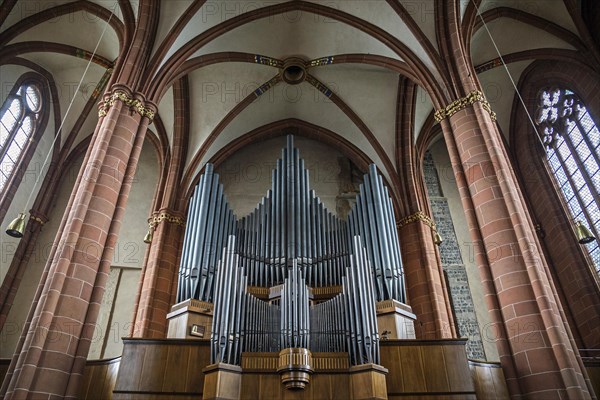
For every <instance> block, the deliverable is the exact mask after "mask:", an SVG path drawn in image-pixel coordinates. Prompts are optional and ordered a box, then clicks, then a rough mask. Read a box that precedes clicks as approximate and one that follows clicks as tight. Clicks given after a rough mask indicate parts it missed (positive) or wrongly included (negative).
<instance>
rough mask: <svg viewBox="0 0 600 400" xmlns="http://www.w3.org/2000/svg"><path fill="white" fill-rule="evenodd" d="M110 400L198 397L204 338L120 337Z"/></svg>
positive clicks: (205, 347)
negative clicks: (120, 352) (118, 361)
mask: <svg viewBox="0 0 600 400" xmlns="http://www.w3.org/2000/svg"><path fill="white" fill-rule="evenodd" d="M123 342H124V347H123V356H122V361H121V369H120V371H119V375H118V377H117V382H116V385H115V390H114V394H113V399H172V398H177V399H186V398H195V399H198V398H202V388H203V386H204V374H203V373H202V370H203V369H204V368H205V367H206V366H207V365H209V363H210V348H209V341H208V340H182V339H156V340H151V339H123Z"/></svg>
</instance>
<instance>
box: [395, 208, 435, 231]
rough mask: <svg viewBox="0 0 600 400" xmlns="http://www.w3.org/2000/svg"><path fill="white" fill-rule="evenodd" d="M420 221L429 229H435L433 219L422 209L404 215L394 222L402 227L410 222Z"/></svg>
mask: <svg viewBox="0 0 600 400" xmlns="http://www.w3.org/2000/svg"><path fill="white" fill-rule="evenodd" d="M417 221H421V222H423V223H424V224H425V225H427V226H429V227H430V228H431V229H433V230H435V223H434V222H433V220H432V219H431V218H430V217H429V216H427V215H426V214H425V213H424V212H423V211H417V212H416V213H414V214H411V215H409V216H408V217H404V218H402V219H401V220H399V221H398V222H396V227H398V228H402V227H403V226H406V225H408V224H412V223H413V222H417Z"/></svg>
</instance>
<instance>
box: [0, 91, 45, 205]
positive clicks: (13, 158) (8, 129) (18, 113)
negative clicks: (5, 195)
mask: <svg viewBox="0 0 600 400" xmlns="http://www.w3.org/2000/svg"><path fill="white" fill-rule="evenodd" d="M41 106H42V99H41V96H40V90H39V88H38V87H37V86H36V85H34V84H31V83H29V84H23V85H21V86H20V87H19V89H18V90H17V91H16V92H14V91H13V92H11V94H10V95H9V96H8V98H7V99H6V101H5V102H4V104H3V105H2V108H0V193H2V192H3V191H4V189H5V187H6V184H7V182H8V180H9V179H10V177H11V176H12V174H13V173H14V172H15V170H16V168H17V166H18V165H19V162H20V161H21V157H22V155H23V152H24V150H25V149H26V147H27V143H29V140H30V138H31V137H32V135H33V132H34V131H35V128H36V126H37V121H38V118H39V115H40V110H41Z"/></svg>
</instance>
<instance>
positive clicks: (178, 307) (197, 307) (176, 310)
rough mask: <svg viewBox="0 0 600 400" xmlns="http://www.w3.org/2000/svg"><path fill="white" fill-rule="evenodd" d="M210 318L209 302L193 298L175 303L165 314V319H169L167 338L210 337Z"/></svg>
mask: <svg viewBox="0 0 600 400" xmlns="http://www.w3.org/2000/svg"><path fill="white" fill-rule="evenodd" d="M212 318H213V305H212V304H211V303H207V302H205V301H200V300H195V299H189V300H185V301H182V302H181V303H177V304H175V305H174V306H173V307H171V312H170V313H169V314H167V321H169V329H168V331H167V338H172V339H210V333H211V328H212Z"/></svg>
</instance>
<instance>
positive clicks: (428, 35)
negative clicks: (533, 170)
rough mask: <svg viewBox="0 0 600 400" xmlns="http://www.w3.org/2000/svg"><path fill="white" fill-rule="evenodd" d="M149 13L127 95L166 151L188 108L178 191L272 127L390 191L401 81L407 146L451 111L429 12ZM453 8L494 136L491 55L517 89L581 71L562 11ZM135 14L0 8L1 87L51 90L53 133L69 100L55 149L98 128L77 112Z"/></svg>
mask: <svg viewBox="0 0 600 400" xmlns="http://www.w3.org/2000/svg"><path fill="white" fill-rule="evenodd" d="M152 3H153V4H155V6H156V7H160V12H159V21H158V25H157V28H156V30H155V32H152V31H149V32H148V33H147V34H150V35H154V42H153V53H152V57H151V59H150V65H149V68H148V69H147V71H145V73H144V76H143V81H142V85H141V86H142V87H140V88H138V90H140V91H142V92H143V93H144V94H145V95H146V96H148V98H150V99H152V100H154V101H155V102H156V103H157V105H158V108H159V112H158V117H159V118H158V119H157V120H156V121H155V123H154V124H153V126H152V127H151V129H152V130H153V131H154V132H155V133H156V135H157V136H158V138H159V139H158V140H160V141H162V145H163V148H165V149H167V150H168V149H169V148H170V147H171V146H173V143H174V141H175V139H174V135H176V134H178V133H177V132H175V129H174V126H175V125H176V123H175V119H176V116H177V109H178V108H177V100H178V99H177V97H180V96H185V97H186V98H185V101H186V102H187V104H188V106H189V115H187V117H189V132H188V133H187V135H186V136H187V137H186V138H185V141H186V142H187V143H184V145H187V155H186V157H185V159H186V162H185V169H184V177H188V180H189V179H190V178H191V177H193V176H194V174H195V173H196V172H197V171H198V170H199V169H200V168H201V167H202V165H203V164H204V163H205V162H207V161H208V160H210V159H211V157H213V156H214V155H215V154H217V153H218V152H219V151H220V150H221V149H223V148H225V147H226V146H227V145H228V144H230V143H232V142H234V141H235V140H237V139H238V138H240V137H242V136H243V135H245V134H247V133H248V132H252V131H256V130H258V129H259V128H261V127H264V126H268V125H269V124H273V123H277V122H281V121H288V123H289V122H290V121H291V122H293V121H299V122H301V123H302V124H304V125H305V126H311V127H314V128H315V129H321V130H323V131H329V132H331V133H332V135H333V136H332V137H334V138H337V140H339V141H347V142H348V143H351V144H352V145H354V146H355V147H356V148H358V149H359V150H360V151H361V152H362V153H363V154H364V155H365V157H367V158H368V159H369V160H371V161H373V162H376V163H377V164H378V165H379V167H380V168H381V169H382V170H383V172H384V175H386V176H387V177H388V178H389V177H390V175H393V174H395V173H396V172H397V169H398V165H397V164H398V162H397V156H396V152H397V148H398V143H399V137H398V121H399V116H398V102H399V100H400V99H401V98H402V97H403V96H405V93H403V87H404V85H402V84H401V81H402V80H403V79H404V78H405V77H407V78H409V79H410V80H411V81H414V82H415V83H417V84H418V85H419V88H418V90H417V95H416V96H415V104H414V108H413V113H412V114H413V115H412V116H411V118H413V119H414V124H413V128H412V130H413V132H411V135H412V136H413V140H416V138H417V137H418V135H419V134H420V133H421V131H422V130H423V127H425V126H428V125H427V124H429V125H431V123H432V122H431V121H432V113H433V111H434V109H436V108H439V107H441V106H443V105H445V104H447V103H449V102H451V101H452V100H454V99H455V96H454V95H452V94H451V93H449V92H448V87H450V84H449V82H450V77H449V76H448V73H447V71H446V70H445V68H444V66H445V61H444V58H443V54H444V53H443V51H441V49H442V48H443V46H444V35H443V34H441V32H440V30H441V26H442V25H443V23H444V21H443V15H441V14H440V9H441V8H440V7H441V3H442V1H441V0H440V1H434V0H422V1H405V0H388V1H355V0H342V1H331V0H322V1H296V0H292V1H283V0H269V1H257V2H255V1H230V0H224V1H192V0H189V1H184V0H175V1H172V0H171V1H166V0H163V1H155V2H152ZM457 3H458V4H459V8H460V10H459V12H460V14H461V18H462V32H461V34H462V35H463V41H464V43H465V45H466V46H469V48H470V53H471V55H472V60H473V65H474V66H475V69H476V71H477V73H478V75H479V79H480V81H481V84H482V89H483V91H484V92H485V93H486V95H487V97H488V99H489V100H490V103H491V104H492V107H493V108H494V110H495V111H496V112H497V114H498V117H499V118H498V121H499V124H500V127H501V129H502V130H503V131H504V133H505V134H506V133H507V132H508V127H509V121H510V112H511V108H512V105H513V101H514V89H513V87H512V84H511V82H510V79H509V76H508V74H507V72H506V70H505V69H504V67H503V66H502V65H501V63H498V62H497V58H498V53H497V50H496V48H497V49H498V50H499V51H500V52H501V54H502V55H503V56H504V57H505V61H506V62H507V64H508V69H509V71H510V73H511V75H512V77H513V79H514V80H515V81H518V79H519V77H520V75H521V73H522V72H523V71H524V70H525V68H526V67H527V66H528V65H529V64H530V63H531V62H533V61H534V60H536V59H546V58H561V57H564V58H578V59H581V60H582V62H585V57H584V56H583V55H582V51H583V49H585V48H586V44H585V43H584V42H585V40H587V37H586V36H585V34H584V33H582V31H581V24H578V23H576V22H574V21H575V20H576V19H577V15H576V13H574V11H573V10H574V9H575V7H574V6H573V5H572V4H571V5H570V6H569V4H570V3H571V1H569V0H564V1H563V0H530V1H527V2H523V1H519V0H463V1H460V2H457ZM138 7H139V2H138V1H127V0H119V1H114V0H111V1H103V0H100V1H52V2H40V1H18V2H15V1H12V0H9V1H6V0H5V2H4V3H3V7H2V11H1V12H0V21H2V19H4V21H3V22H2V25H1V33H0V43H1V44H2V48H0V74H1V76H2V80H3V81H8V80H10V79H11V78H12V79H14V78H15V77H16V76H18V75H19V74H20V73H22V72H24V71H27V70H36V71H38V72H41V73H44V74H45V75H47V76H49V77H51V79H52V80H53V81H54V83H55V86H56V91H55V97H56V99H55V104H54V105H55V107H54V113H55V114H56V118H55V119H54V122H53V123H54V129H56V128H57V126H58V125H59V124H60V120H61V119H62V116H63V115H64V114H65V112H66V111H67V109H68V108H69V103H70V101H71V99H72V97H73V95H75V96H76V97H75V101H74V102H73V105H72V107H71V110H70V111H69V114H68V116H67V118H66V120H65V122H64V124H63V129H62V131H61V135H62V136H61V142H62V143H67V145H69V146H72V147H73V148H74V147H75V146H76V145H77V143H79V142H82V141H83V140H84V139H85V138H86V137H89V136H90V135H91V133H92V132H93V130H94V127H95V125H96V123H97V119H98V117H97V113H96V112H95V111H94V110H95V107H90V105H89V104H88V103H91V102H92V101H91V100H90V99H92V100H94V99H93V98H92V94H93V92H94V89H95V88H96V87H97V86H98V85H99V83H101V82H103V81H104V82H105V80H106V79H103V77H104V78H106V75H105V74H106V72H107V70H109V69H110V68H112V67H113V66H114V64H115V61H116V60H117V58H118V57H119V55H120V53H121V52H122V51H123V49H124V48H125V43H126V42H127V41H129V40H131V38H132V35H133V32H134V30H135V29H136V18H137V12H138ZM457 7H458V6H457ZM478 10H479V12H480V13H481V16H479V14H478ZM483 21H485V22H486V23H487V25H484V24H483ZM578 27H579V28H578ZM488 30H489V34H488ZM490 34H491V37H492V38H493V39H494V42H492V40H491V39H490ZM496 46H497V47H496ZM93 53H95V56H94V57H93V62H92V63H91V65H89V68H88V60H90V58H91V56H92V54H93ZM294 59H295V60H296V63H300V64H304V66H305V76H304V77H303V78H302V79H299V80H300V82H299V83H297V84H295V83H294V82H292V83H288V82H286V81H285V80H284V79H282V76H281V71H282V69H283V68H284V63H285V62H286V61H287V62H288V63H289V62H290V61H293V60H294ZM292 64H293V62H292ZM290 71H292V72H294V71H296V72H298V71H297V69H292V70H290ZM298 73H300V74H301V72H298ZM82 76H83V80H82V84H81V87H80V88H79V90H78V92H77V93H76V94H75V89H76V88H77V85H78V83H79V80H80V79H81V78H82ZM182 79H183V81H181V80H182ZM176 82H180V83H181V82H185V84H184V86H185V88H186V90H184V91H181V90H178V89H176V88H174V84H175V83H176ZM8 89H10V88H8ZM8 89H7V88H4V90H5V91H6V90H8ZM95 102H97V101H94V103H95ZM86 104H88V105H87V108H86ZM82 113H84V114H86V117H85V118H83V120H82V119H81V118H80V115H81V114H82ZM59 116H60V117H59ZM78 120H79V122H77V121H78ZM77 124H79V125H81V126H78V125H77ZM50 126H52V124H51V125H50ZM74 127H76V128H77V129H75V130H74Z"/></svg>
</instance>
